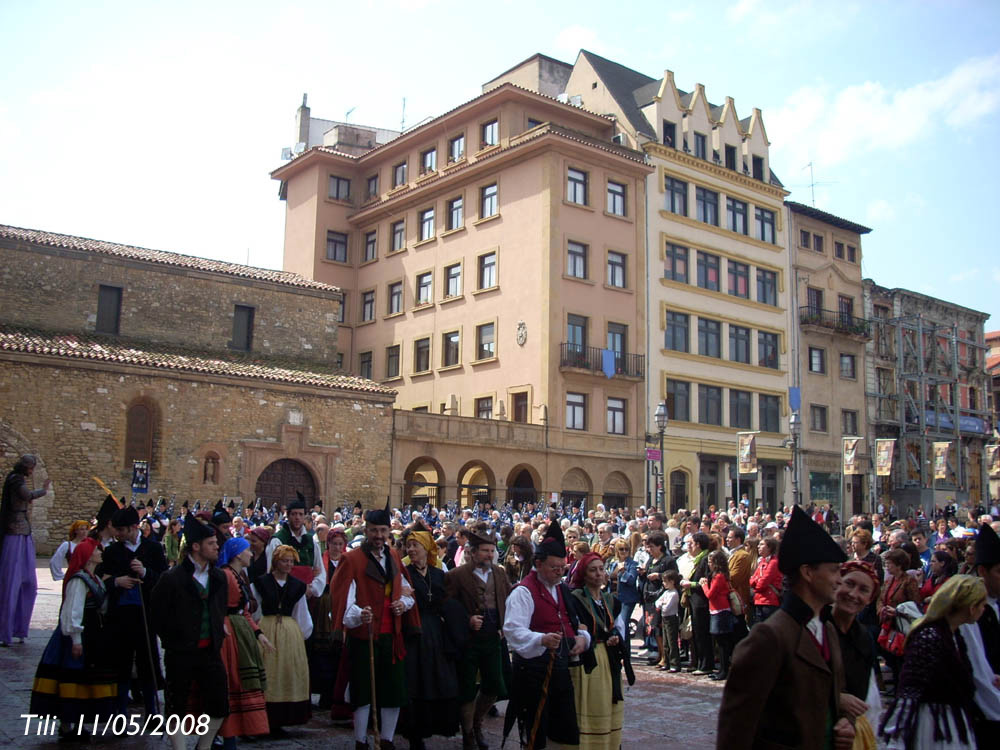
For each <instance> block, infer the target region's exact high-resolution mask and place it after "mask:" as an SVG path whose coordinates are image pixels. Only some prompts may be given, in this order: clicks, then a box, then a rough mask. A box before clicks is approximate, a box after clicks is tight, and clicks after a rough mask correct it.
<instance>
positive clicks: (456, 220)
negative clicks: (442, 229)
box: [448, 196, 465, 231]
mask: <svg viewBox="0 0 1000 750" xmlns="http://www.w3.org/2000/svg"><path fill="white" fill-rule="evenodd" d="M463 226H465V209H464V201H463V200H462V196H458V197H457V198H452V199H451V200H450V201H448V230H449V231H451V230H452V229H459V228H460V227H463Z"/></svg>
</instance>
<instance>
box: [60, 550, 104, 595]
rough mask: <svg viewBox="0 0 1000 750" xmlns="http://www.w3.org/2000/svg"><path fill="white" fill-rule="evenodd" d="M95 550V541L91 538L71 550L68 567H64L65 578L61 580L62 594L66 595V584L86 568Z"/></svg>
mask: <svg viewBox="0 0 1000 750" xmlns="http://www.w3.org/2000/svg"><path fill="white" fill-rule="evenodd" d="M95 549H97V540H96V539H93V538H92V537H87V538H86V539H84V540H83V541H82V542H80V543H79V544H78V545H76V549H74V550H73V554H72V555H70V557H69V565H68V566H67V567H66V577H65V578H63V593H64V594H65V593H66V584H67V583H69V579H70V578H72V577H73V576H75V575H76V574H77V573H79V572H80V571H81V570H83V569H84V567H86V565H87V563H88V562H89V560H90V556H91V555H93V554H94V550H95Z"/></svg>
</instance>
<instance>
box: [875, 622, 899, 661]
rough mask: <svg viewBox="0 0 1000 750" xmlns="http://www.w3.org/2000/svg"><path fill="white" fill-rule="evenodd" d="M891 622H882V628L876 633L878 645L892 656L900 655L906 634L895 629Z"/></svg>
mask: <svg viewBox="0 0 1000 750" xmlns="http://www.w3.org/2000/svg"><path fill="white" fill-rule="evenodd" d="M893 624H894V622H893V621H892V620H890V621H888V622H884V623H882V630H881V632H880V633H879V634H878V645H879V646H881V647H882V648H883V649H885V650H886V651H887V652H889V653H890V654H892V655H893V656H902V655H903V644H904V643H905V641H906V636H905V635H903V634H902V633H900V632H899V631H898V630H896V628H894V627H893Z"/></svg>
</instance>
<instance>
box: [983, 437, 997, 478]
mask: <svg viewBox="0 0 1000 750" xmlns="http://www.w3.org/2000/svg"><path fill="white" fill-rule="evenodd" d="M986 471H987V473H988V474H989V475H990V476H991V477H993V478H994V479H1000V445H987V446H986Z"/></svg>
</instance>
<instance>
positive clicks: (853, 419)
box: [840, 409, 858, 437]
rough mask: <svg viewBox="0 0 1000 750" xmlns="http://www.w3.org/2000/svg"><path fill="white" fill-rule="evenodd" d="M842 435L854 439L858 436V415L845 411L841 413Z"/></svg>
mask: <svg viewBox="0 0 1000 750" xmlns="http://www.w3.org/2000/svg"><path fill="white" fill-rule="evenodd" d="M840 427H841V434H843V435H847V436H848V437H852V436H854V435H857V434H858V413H857V412H856V411H849V410H848V409H843V410H841V412H840Z"/></svg>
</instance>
